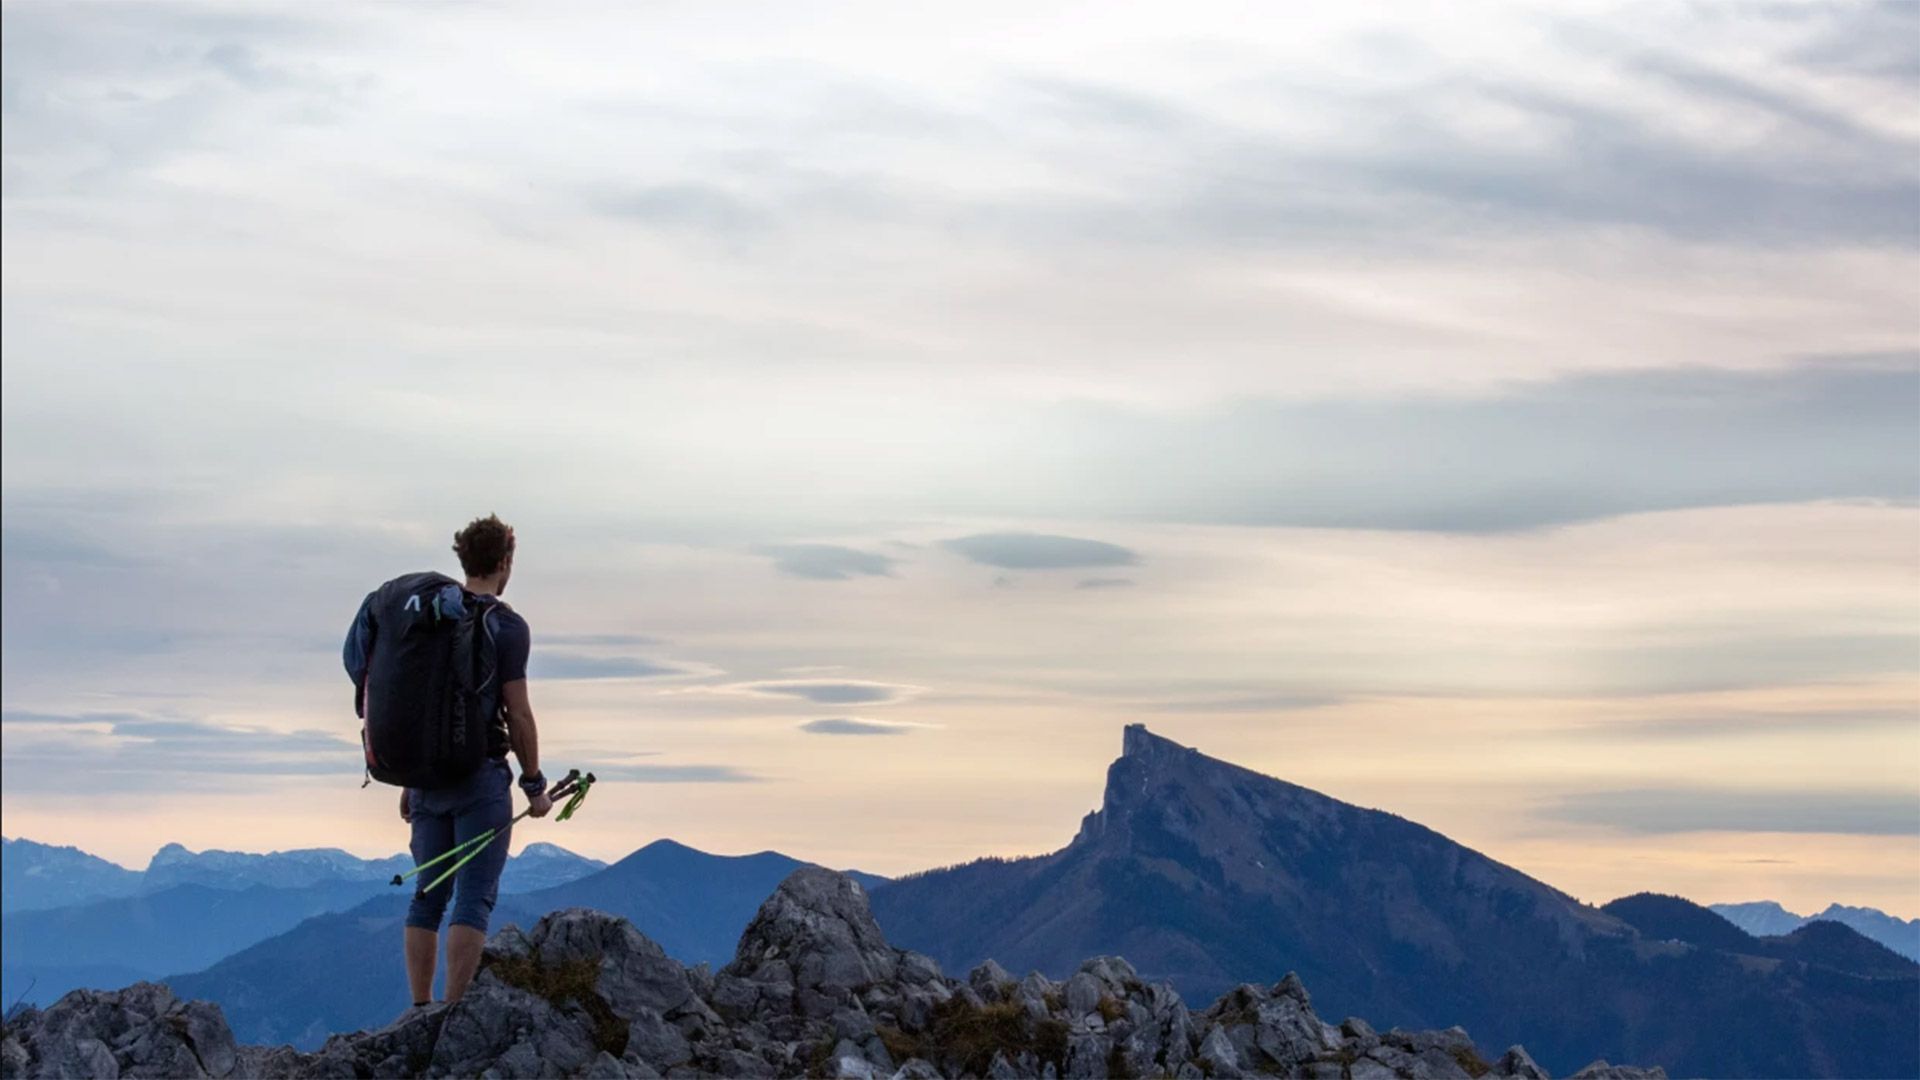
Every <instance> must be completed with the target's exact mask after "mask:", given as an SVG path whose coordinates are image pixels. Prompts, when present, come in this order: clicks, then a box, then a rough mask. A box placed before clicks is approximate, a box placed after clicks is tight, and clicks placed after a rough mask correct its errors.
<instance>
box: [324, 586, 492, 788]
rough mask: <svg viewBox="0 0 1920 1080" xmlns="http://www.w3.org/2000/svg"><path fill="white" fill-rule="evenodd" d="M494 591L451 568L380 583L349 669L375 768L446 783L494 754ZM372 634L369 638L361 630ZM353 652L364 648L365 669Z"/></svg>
mask: <svg viewBox="0 0 1920 1080" xmlns="http://www.w3.org/2000/svg"><path fill="white" fill-rule="evenodd" d="M495 603H497V601H496V600H494V598H493V597H490V596H479V595H476V594H474V593H470V592H468V591H467V590H466V589H465V588H463V587H462V586H461V585H460V583H459V582H457V581H455V580H453V579H452V578H450V577H448V576H446V575H445V574H438V573H433V572H431V571H428V572H425V573H418V574H407V575H404V576H402V577H397V578H394V579H393V580H392V581H389V582H387V583H386V584H384V585H382V586H380V587H379V588H378V589H375V590H374V591H373V593H372V594H371V595H370V596H368V597H367V601H366V604H365V606H364V607H363V608H362V613H363V616H364V624H365V625H364V626H363V625H362V621H361V620H356V623H355V628H354V632H353V634H352V635H350V636H349V639H348V640H349V650H350V658H349V661H348V671H349V673H350V674H353V676H354V708H355V711H356V712H357V713H358V714H359V715H360V718H361V721H362V724H361V727H360V742H361V745H362V747H363V748H364V749H365V751H366V758H367V775H368V776H369V777H370V778H371V779H373V780H378V781H380V782H381V783H384V784H394V785H397V786H400V787H411V788H439V787H446V786H449V785H451V784H454V783H457V782H458V781H460V780H461V779H463V778H465V777H466V776H468V775H469V774H471V773H472V772H473V771H474V770H475V769H478V768H479V767H480V765H481V763H482V762H483V761H485V760H486V753H487V728H488V725H489V724H490V723H491V722H492V720H493V717H490V716H485V715H482V708H483V703H484V702H486V701H488V700H491V698H490V697H489V695H488V691H489V690H490V689H491V687H492V683H493V679H494V676H495V670H494V668H495V662H496V657H495V652H494V648H493V638H492V632H491V630H490V629H489V628H488V626H487V621H486V616H487V612H488V611H489V610H490V609H491V608H492V606H493V605H494V604H495ZM363 636H364V637H365V638H368V639H370V640H363V641H361V642H360V648H359V649H358V650H354V642H355V639H356V638H358V637H363ZM351 651H359V652H360V653H361V656H360V660H361V665H360V670H359V671H358V672H355V670H354V669H355V667H356V665H355V664H354V663H353V659H352V658H351Z"/></svg>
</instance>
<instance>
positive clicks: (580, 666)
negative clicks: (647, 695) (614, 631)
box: [527, 649, 695, 679]
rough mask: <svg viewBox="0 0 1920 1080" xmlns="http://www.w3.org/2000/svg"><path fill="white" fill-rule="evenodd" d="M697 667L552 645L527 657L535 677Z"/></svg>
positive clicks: (647, 674) (648, 674)
mask: <svg viewBox="0 0 1920 1080" xmlns="http://www.w3.org/2000/svg"><path fill="white" fill-rule="evenodd" d="M694 670H695V669H692V668H688V667H683V666H681V665H678V664H670V663H663V662H661V661H657V660H647V659H644V658H641V657H637V656H594V655H591V654H588V653H576V652H556V651H554V650H551V649H535V650H533V651H532V652H531V653H530V654H529V656H528V659H527V674H528V675H529V676H530V677H532V678H536V679H657V678H662V677H665V676H669V675H686V674H689V673H691V672H692V671H694Z"/></svg>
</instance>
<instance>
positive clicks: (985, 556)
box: [941, 532, 1140, 570]
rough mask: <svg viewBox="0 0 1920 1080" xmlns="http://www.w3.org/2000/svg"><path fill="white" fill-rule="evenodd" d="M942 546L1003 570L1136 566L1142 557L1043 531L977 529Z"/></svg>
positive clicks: (1116, 546) (1096, 543) (1091, 541)
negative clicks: (978, 531)
mask: <svg viewBox="0 0 1920 1080" xmlns="http://www.w3.org/2000/svg"><path fill="white" fill-rule="evenodd" d="M941 546H942V547H944V548H946V549H947V550H949V551H953V552H957V553H959V554H960V555H963V556H965V557H966V558H967V559H969V560H971V561H973V562H977V563H980V564H981V565H983V566H997V567H1000V568H1001V569H1003V570H1064V569H1072V568H1075V567H1088V566H1132V565H1133V564H1135V563H1137V562H1139V561H1140V556H1139V555H1137V554H1135V553H1134V552H1132V551H1129V550H1127V549H1126V548H1123V547H1121V546H1120V545H1118V544H1109V543H1106V542H1105V541H1102V540H1085V539H1082V538H1080V537H1077V536H1048V535H1046V534H1043V533H1012V532H1009V533H976V534H974V535H972V536H961V537H956V538H954V539H952V540H944V541H942V542H941Z"/></svg>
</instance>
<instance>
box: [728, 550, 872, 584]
mask: <svg viewBox="0 0 1920 1080" xmlns="http://www.w3.org/2000/svg"><path fill="white" fill-rule="evenodd" d="M756 550H757V551H758V552H759V553H760V554H762V555H765V556H767V557H768V558H770V559H772V560H773V565H774V568H775V569H777V570H779V571H780V572H781V573H783V574H788V575H791V576H793V577H800V578H811V579H813V580H815V581H846V580H848V579H849V578H855V577H887V576H889V575H891V574H892V573H893V567H894V566H895V564H896V563H898V561H899V560H897V559H891V558H888V557H887V556H885V555H877V554H875V553H873V552H871V551H861V550H860V549H858V548H850V547H842V546H840V545H838V544H769V545H766V546H763V547H760V548H757V549H756Z"/></svg>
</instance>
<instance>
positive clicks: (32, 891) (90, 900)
mask: <svg viewBox="0 0 1920 1080" xmlns="http://www.w3.org/2000/svg"><path fill="white" fill-rule="evenodd" d="M4 851H5V864H4V865H5V873H6V885H5V890H6V894H7V897H8V899H9V901H10V902H11V901H12V900H13V891H14V889H15V886H16V883H19V884H20V885H21V889H22V893H23V894H24V897H23V898H24V900H25V904H23V905H22V906H21V907H20V908H11V907H10V908H9V910H8V911H7V913H6V915H5V918H4V921H0V998H4V999H5V1002H6V1004H7V1005H12V1004H13V1003H14V1002H15V1001H26V1002H28V1003H42V1002H50V1001H53V1000H54V999H56V998H58V997H59V996H60V995H61V994H64V993H66V992H67V991H68V990H72V989H75V988H78V987H95V988H110V987H115V986H124V985H126V984H127V983H129V982H132V981H134V980H136V979H143V978H156V977H159V976H163V975H168V974H171V973H173V972H176V971H198V970H200V969H201V968H204V967H206V966H207V965H209V964H212V963H214V962H215V961H217V960H220V959H222V958H224V957H226V956H229V955H231V954H233V953H234V952H236V951H238V950H240V949H243V948H245V947H247V946H249V945H252V944H254V943H255V942H258V941H262V940H264V939H266V938H269V937H272V936H274V935H275V934H279V933H282V932H284V931H286V930H289V929H292V928H293V927H294V926H295V925H297V924H298V923H299V922H300V921H301V920H303V919H306V918H309V917H311V916H314V915H319V914H323V913H326V912H334V911H344V910H346V909H348V908H351V907H354V906H356V905H358V904H361V903H363V902H365V901H366V900H367V899H368V898H369V897H372V896H375V895H378V894H380V893H383V892H389V891H397V890H394V889H393V887H392V886H391V884H389V883H390V882H391V880H392V878H393V875H394V874H395V873H396V872H397V871H400V870H404V869H407V868H409V867H411V866H412V865H413V860H411V859H409V858H406V857H405V856H398V855H396V856H392V857H390V858H386V859H360V858H356V857H355V856H353V855H350V854H347V853H346V852H343V851H337V850H332V849H317V850H307V851H287V852H274V853H272V854H266V855H257V854H250V853H242V852H228V851H208V852H200V853H197V854H196V853H193V852H189V851H187V849H185V848H183V847H181V846H180V845H178V844H169V845H167V846H166V847H164V848H161V849H160V851H159V853H157V854H156V855H155V856H154V858H153V862H152V863H151V864H149V866H148V868H147V870H146V872H145V873H139V872H136V871H132V870H127V869H125V868H124V867H120V866H116V865H114V864H113V863H110V862H107V861H106V860H104V859H99V858H96V857H95V856H92V855H88V854H86V853H85V852H82V851H79V850H77V849H75V848H61V847H51V846H48V845H45V844H37V843H34V842H33V841H31V840H8V841H7V842H6V845H5V848H4ZM605 865H606V864H605V863H603V862H601V861H599V860H597V859H589V858H585V857H584V856H580V855H575V854H574V853H572V852H570V851H567V850H566V849H565V848H561V847H557V846H555V845H553V844H528V845H527V846H526V849H525V850H524V851H522V852H521V853H520V854H518V855H515V856H513V857H512V858H510V859H508V860H507V869H506V870H505V871H504V872H503V873H502V875H501V890H502V892H503V893H512V892H518V891H528V890H530V889H537V888H545V887H549V886H551V885H553V884H555V883H557V882H565V881H569V880H573V879H575V878H579V877H581V876H584V875H587V874H591V873H594V872H595V871H597V870H599V869H602V868H604V867H605ZM102 892H104V893H106V894H108V895H106V896H101V895H100V894H101V893H102ZM61 896H80V897H83V899H81V900H79V901H77V902H72V903H68V904H66V905H64V906H58V907H43V906H41V904H43V903H44V902H45V901H47V900H50V899H54V898H58V897H61Z"/></svg>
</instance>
